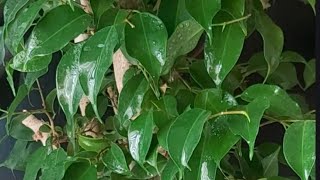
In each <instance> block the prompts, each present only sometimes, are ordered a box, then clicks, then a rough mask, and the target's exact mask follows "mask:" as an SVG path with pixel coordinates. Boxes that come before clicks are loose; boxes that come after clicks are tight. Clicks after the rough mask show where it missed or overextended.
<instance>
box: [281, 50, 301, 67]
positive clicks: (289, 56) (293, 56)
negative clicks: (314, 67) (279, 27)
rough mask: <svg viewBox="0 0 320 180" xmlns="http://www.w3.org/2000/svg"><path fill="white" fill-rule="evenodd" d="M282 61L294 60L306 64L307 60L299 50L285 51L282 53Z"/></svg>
mask: <svg viewBox="0 0 320 180" xmlns="http://www.w3.org/2000/svg"><path fill="white" fill-rule="evenodd" d="M281 62H293V63H303V64H306V60H305V59H304V57H302V56H301V55H300V54H298V53H297V52H293V51H285V52H283V53H282V54H281Z"/></svg>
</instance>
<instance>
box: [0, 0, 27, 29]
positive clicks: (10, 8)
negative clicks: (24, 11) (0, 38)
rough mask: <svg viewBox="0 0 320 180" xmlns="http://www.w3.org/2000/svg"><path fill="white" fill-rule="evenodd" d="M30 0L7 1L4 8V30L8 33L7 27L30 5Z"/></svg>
mask: <svg viewBox="0 0 320 180" xmlns="http://www.w3.org/2000/svg"><path fill="white" fill-rule="evenodd" d="M28 1H29V0H12V1H6V3H5V5H4V8H3V19H4V29H5V31H6V29H7V26H8V25H9V23H11V22H12V21H13V20H14V18H15V17H16V15H17V13H18V11H19V10H20V9H21V8H22V7H23V6H24V5H25V4H27V3H28Z"/></svg>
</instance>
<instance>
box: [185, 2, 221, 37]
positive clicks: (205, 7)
mask: <svg viewBox="0 0 320 180" xmlns="http://www.w3.org/2000/svg"><path fill="white" fill-rule="evenodd" d="M186 8H187V10H188V12H189V13H190V15H191V16H192V17H193V18H194V19H195V20H196V21H197V22H198V23H199V24H201V26H202V27H203V28H204V29H205V31H206V32H207V34H208V36H209V43H211V41H212V42H213V38H212V31H211V29H212V28H211V26H212V19H213V17H214V16H215V15H216V14H217V12H218V11H219V10H220V8H221V1H220V0H214V1H207V0H186Z"/></svg>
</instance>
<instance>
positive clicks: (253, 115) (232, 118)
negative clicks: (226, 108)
mask: <svg viewBox="0 0 320 180" xmlns="http://www.w3.org/2000/svg"><path fill="white" fill-rule="evenodd" d="M268 107H269V100H268V99H267V98H265V97H259V98H256V99H255V100H253V101H252V102H250V103H249V104H248V105H247V106H245V107H243V110H244V111H245V112H246V113H247V114H248V116H249V118H250V122H249V121H248V120H247V118H246V117H244V116H241V115H229V116H228V121H227V122H228V124H229V127H230V130H231V131H232V132H233V133H234V134H237V135H240V136H241V137H242V138H243V139H245V140H246V142H247V143H248V145H249V151H250V153H249V158H250V160H252V157H253V153H254V152H253V150H254V144H255V141H256V137H257V135H258V131H259V127H260V121H261V119H262V116H263V114H264V111H265V110H266V109H267V108H268Z"/></svg>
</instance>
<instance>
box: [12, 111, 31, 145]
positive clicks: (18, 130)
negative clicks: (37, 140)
mask: <svg viewBox="0 0 320 180" xmlns="http://www.w3.org/2000/svg"><path fill="white" fill-rule="evenodd" d="M28 116H29V114H21V115H18V116H16V117H14V118H13V119H12V120H11V123H10V125H9V135H10V136H12V137H13V138H15V139H19V140H24V141H33V138H32V136H33V134H34V132H33V131H32V130H31V129H30V128H28V127H26V126H25V125H24V124H22V121H23V120H25V119H26V118H27V117H28Z"/></svg>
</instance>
